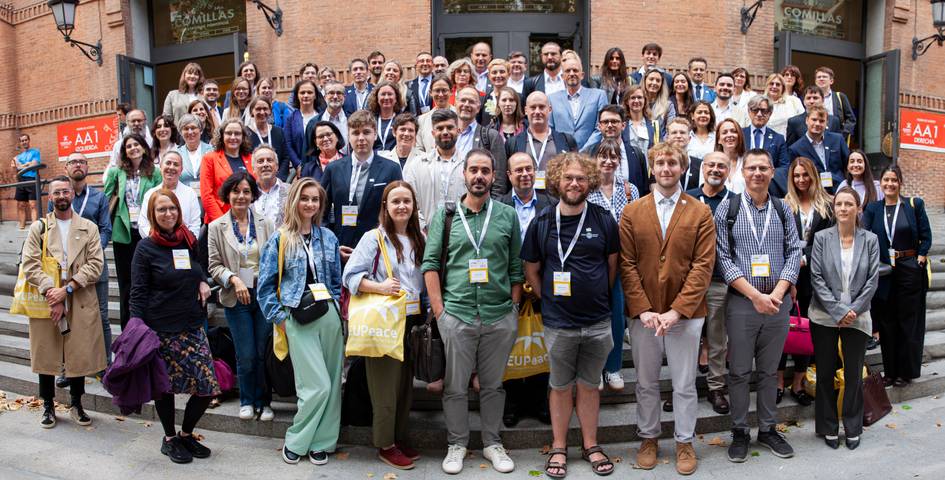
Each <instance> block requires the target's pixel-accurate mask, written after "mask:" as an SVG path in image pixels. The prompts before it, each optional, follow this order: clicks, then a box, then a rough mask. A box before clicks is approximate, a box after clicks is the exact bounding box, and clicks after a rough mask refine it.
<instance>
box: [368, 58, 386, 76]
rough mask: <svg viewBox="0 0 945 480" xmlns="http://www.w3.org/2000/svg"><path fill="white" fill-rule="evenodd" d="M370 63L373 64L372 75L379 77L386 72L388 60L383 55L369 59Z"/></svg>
mask: <svg viewBox="0 0 945 480" xmlns="http://www.w3.org/2000/svg"><path fill="white" fill-rule="evenodd" d="M368 63H369V64H371V66H370V68H371V75H374V76H375V77H377V76H379V75H380V74H381V73H382V72H383V71H384V64H385V63H387V59H386V58H384V56H383V55H377V56H374V57H371V58H369V59H368Z"/></svg>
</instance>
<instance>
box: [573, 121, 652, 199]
mask: <svg viewBox="0 0 945 480" xmlns="http://www.w3.org/2000/svg"><path fill="white" fill-rule="evenodd" d="M626 128H627V111H626V110H624V108H623V107H621V106H620V105H606V106H605V107H604V108H601V109H600V112H598V114H597V130H598V131H600V134H601V136H602V137H603V138H613V139H619V141H620V166H619V167H617V175H618V176H619V177H620V178H622V179H624V180H626V181H628V182H630V183H632V184H633V185H634V186H636V187H637V192H639V193H640V195H646V194H647V193H648V192H649V191H650V179H649V176H650V174H649V171H650V169H649V167H647V165H646V156H645V155H644V154H643V150H640V149H639V148H638V147H635V146H633V144H632V143H630V141H629V140H628V139H627V138H625V137H622V136H621V133H622V132H623V131H624V129H626ZM592 138H593V137H592ZM599 146H600V142H597V143H594V144H592V145H589V146H587V147H585V148H584V150H582V152H584V153H587V154H588V155H590V156H591V157H592V158H596V157H597V148H598V147H599Z"/></svg>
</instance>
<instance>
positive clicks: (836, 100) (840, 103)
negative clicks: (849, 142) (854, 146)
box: [830, 92, 856, 140]
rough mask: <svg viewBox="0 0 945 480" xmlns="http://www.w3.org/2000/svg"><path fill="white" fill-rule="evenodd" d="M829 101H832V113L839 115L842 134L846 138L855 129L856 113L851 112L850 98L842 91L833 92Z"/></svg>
mask: <svg viewBox="0 0 945 480" xmlns="http://www.w3.org/2000/svg"><path fill="white" fill-rule="evenodd" d="M830 101H831V102H833V114H834V115H836V116H837V117H840V123H841V124H843V136H844V140H846V139H847V138H849V137H850V135H853V132H855V131H856V114H855V113H853V105H850V99H849V98H847V95H846V94H845V93H843V92H833V95H831V96H830Z"/></svg>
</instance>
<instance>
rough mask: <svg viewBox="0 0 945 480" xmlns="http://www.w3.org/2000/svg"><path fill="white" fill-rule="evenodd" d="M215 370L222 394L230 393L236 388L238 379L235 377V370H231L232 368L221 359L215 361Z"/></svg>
mask: <svg viewBox="0 0 945 480" xmlns="http://www.w3.org/2000/svg"><path fill="white" fill-rule="evenodd" d="M213 369H214V370H215V371H216V374H217V383H219V384H220V391H221V392H228V391H230V390H232V389H233V388H234V387H235V386H236V377H235V376H234V375H233V370H231V369H230V366H229V365H227V363H226V362H224V361H223V360H220V359H214V360H213Z"/></svg>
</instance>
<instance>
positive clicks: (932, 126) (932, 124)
mask: <svg viewBox="0 0 945 480" xmlns="http://www.w3.org/2000/svg"><path fill="white" fill-rule="evenodd" d="M899 126H900V128H901V130H900V132H899V146H900V147H902V148H908V149H912V150H925V151H927V152H939V153H945V115H943V114H941V113H933V112H927V111H924V110H912V109H908V108H902V109H899Z"/></svg>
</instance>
